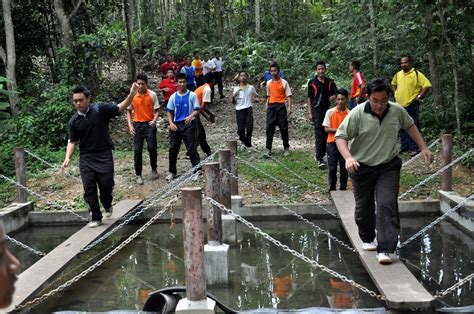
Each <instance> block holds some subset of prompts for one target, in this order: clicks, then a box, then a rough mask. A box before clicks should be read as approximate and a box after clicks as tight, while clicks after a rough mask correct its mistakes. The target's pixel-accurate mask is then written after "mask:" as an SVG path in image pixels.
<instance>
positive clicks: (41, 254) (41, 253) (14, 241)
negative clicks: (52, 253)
mask: <svg viewBox="0 0 474 314" xmlns="http://www.w3.org/2000/svg"><path fill="white" fill-rule="evenodd" d="M5 239H7V240H8V241H10V242H12V243H13V244H16V245H18V246H19V247H22V248H24V249H25V250H27V251H29V252H31V253H33V254H36V255H38V256H45V255H46V253H43V252H41V251H38V250H36V249H34V248H32V247H30V246H28V245H26V244H25V243H23V242H20V241H18V240H16V239H13V238H12V237H10V236H8V235H7V234H6V235H5Z"/></svg>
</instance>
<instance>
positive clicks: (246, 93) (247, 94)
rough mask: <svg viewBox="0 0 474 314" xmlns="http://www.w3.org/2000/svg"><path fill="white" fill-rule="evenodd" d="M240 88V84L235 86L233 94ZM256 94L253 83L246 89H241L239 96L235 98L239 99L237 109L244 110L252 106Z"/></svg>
mask: <svg viewBox="0 0 474 314" xmlns="http://www.w3.org/2000/svg"><path fill="white" fill-rule="evenodd" d="M239 89H240V86H236V87H234V91H233V94H235V93H237V91H238V90H239ZM255 95H257V91H256V90H255V88H254V87H253V86H252V85H247V87H246V88H245V89H244V90H240V91H239V93H238V94H237V96H236V97H235V100H236V101H237V104H236V106H235V110H242V109H246V108H249V107H252V103H253V101H252V100H253V97H254V96H255Z"/></svg>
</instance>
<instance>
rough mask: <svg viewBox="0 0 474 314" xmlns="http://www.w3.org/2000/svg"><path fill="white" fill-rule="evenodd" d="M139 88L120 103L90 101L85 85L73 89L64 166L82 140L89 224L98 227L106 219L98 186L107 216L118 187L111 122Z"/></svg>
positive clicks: (81, 163) (131, 89)
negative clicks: (110, 132)
mask: <svg viewBox="0 0 474 314" xmlns="http://www.w3.org/2000/svg"><path fill="white" fill-rule="evenodd" d="M137 90H138V85H137V84H136V83H133V85H132V87H131V88H130V92H129V94H128V96H127V98H125V100H124V101H122V102H121V103H120V104H118V105H117V104H105V103H98V104H90V99H91V98H90V92H89V91H88V90H87V89H86V88H85V87H82V86H78V87H76V88H74V89H73V91H72V102H73V104H74V107H75V108H76V109H77V112H76V113H75V114H74V115H73V116H72V118H71V119H70V120H69V140H68V144H67V148H66V156H65V158H64V162H63V164H62V166H61V169H63V170H64V169H65V168H66V167H68V166H69V162H70V160H71V157H72V156H73V155H74V151H75V149H76V145H77V144H78V143H79V148H80V150H81V152H80V159H79V170H80V172H81V179H82V184H83V186H84V200H85V201H86V202H87V204H88V205H89V208H90V211H91V214H92V219H91V222H90V223H89V227H91V228H95V227H98V226H99V225H100V224H101V222H102V213H101V212H100V205H99V199H98V197H97V186H98V187H99V191H100V201H101V203H102V205H103V206H104V208H105V216H106V217H110V216H111V215H112V191H113V188H114V160H113V156H112V150H113V149H114V144H113V143H112V139H111V138H110V134H109V121H110V119H111V118H113V117H115V116H118V115H119V114H120V113H121V112H123V111H124V110H125V109H126V108H127V107H128V106H129V105H130V104H131V102H132V100H133V97H134V96H135V94H136V92H137Z"/></svg>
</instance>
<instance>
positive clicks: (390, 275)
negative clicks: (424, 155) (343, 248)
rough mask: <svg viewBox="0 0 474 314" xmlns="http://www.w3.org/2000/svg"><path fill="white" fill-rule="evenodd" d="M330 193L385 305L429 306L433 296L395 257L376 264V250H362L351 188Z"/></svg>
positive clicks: (395, 307)
mask: <svg viewBox="0 0 474 314" xmlns="http://www.w3.org/2000/svg"><path fill="white" fill-rule="evenodd" d="M331 196H332V199H333V200H334V204H335V205H336V208H337V210H338V212H339V216H340V217H341V221H342V225H343V227H344V229H345V231H346V233H347V235H348V237H349V239H350V240H351V242H352V245H353V246H354V247H355V248H356V249H357V251H358V252H359V258H360V260H361V261H362V264H363V265H364V267H365V269H366V270H367V272H368V273H369V275H370V277H371V278H372V280H373V281H374V283H375V285H376V286H377V288H378V289H379V291H380V293H381V294H382V295H384V296H385V297H386V299H387V300H386V302H387V305H388V307H389V308H391V309H394V310H402V311H403V310H411V309H429V308H432V307H433V305H434V298H433V296H432V295H431V294H430V293H429V292H428V291H427V290H426V289H425V288H424V287H423V285H422V284H421V283H420V282H419V281H418V280H417V279H416V278H415V276H414V275H413V274H412V273H411V272H410V271H409V270H408V269H407V268H406V267H405V265H404V264H403V263H402V262H401V261H400V260H399V259H397V258H395V259H394V260H393V263H392V264H391V265H380V264H379V263H378V261H377V259H376V252H369V251H363V250H362V241H361V240H360V238H359V233H358V228H357V225H356V223H355V220H354V208H355V200H354V195H353V194H352V192H351V191H333V192H331Z"/></svg>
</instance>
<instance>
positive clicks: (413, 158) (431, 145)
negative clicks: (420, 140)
mask: <svg viewBox="0 0 474 314" xmlns="http://www.w3.org/2000/svg"><path fill="white" fill-rule="evenodd" d="M439 141H441V139H440V138H437V139H436V140H434V141H433V142H432V143H431V144H430V145H429V146H428V149H430V150H431V149H432V148H433V147H434V146H435V145H437V144H438V143H439ZM420 156H421V153H418V154H416V155H415V156H413V157H412V158H410V159H409V160H407V161H405V162H404V163H403V165H402V167H406V166H408V165H409V164H411V163H412V162H414V161H415V160H417V159H418V158H419V157H420Z"/></svg>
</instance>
